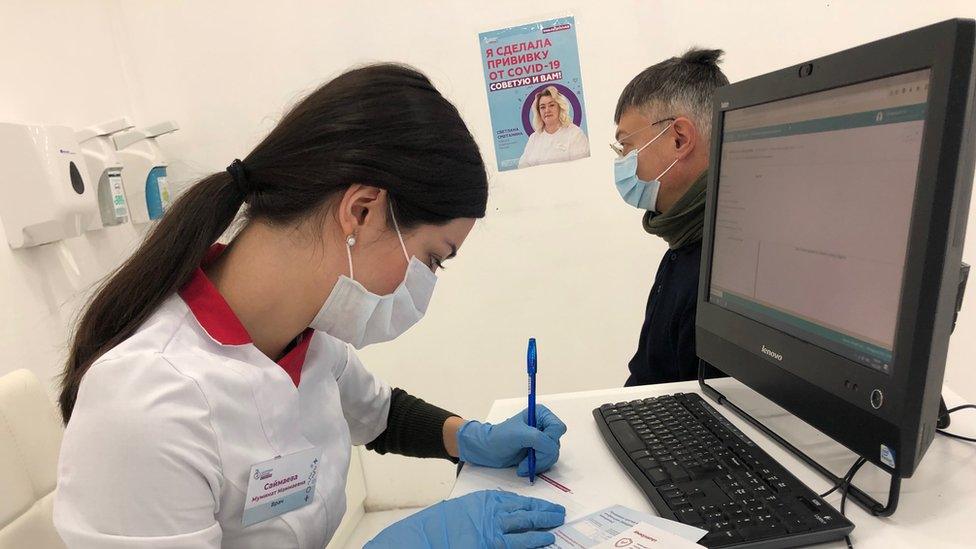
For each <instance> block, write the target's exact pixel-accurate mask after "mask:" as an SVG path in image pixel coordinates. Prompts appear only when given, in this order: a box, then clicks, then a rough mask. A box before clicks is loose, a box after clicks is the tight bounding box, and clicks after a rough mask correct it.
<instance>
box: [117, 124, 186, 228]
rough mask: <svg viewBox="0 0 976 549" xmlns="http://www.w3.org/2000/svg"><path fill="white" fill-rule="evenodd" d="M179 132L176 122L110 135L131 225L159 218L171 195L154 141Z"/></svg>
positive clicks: (159, 150)
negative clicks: (122, 173) (122, 177)
mask: <svg viewBox="0 0 976 549" xmlns="http://www.w3.org/2000/svg"><path fill="white" fill-rule="evenodd" d="M178 129H180V127H179V126H177V125H176V122H171V121H167V122H160V123H159V124H156V125H154V126H149V127H146V128H133V129H130V130H126V131H122V132H119V133H116V134H113V135H112V141H114V142H115V149H116V151H118V155H119V160H121V161H122V165H123V166H124V170H125V196H126V199H127V202H128V205H129V216H130V217H131V218H132V222H133V223H148V222H149V221H151V220H154V219H159V218H160V217H162V215H163V212H165V211H166V208H168V207H169V204H170V201H171V200H172V195H171V194H170V188H169V184H168V183H167V181H166V164H167V163H166V157H165V156H164V155H163V151H162V149H160V148H159V144H158V143H157V142H156V138H157V137H159V136H160V135H164V134H167V133H172V132H175V131H176V130H178Z"/></svg>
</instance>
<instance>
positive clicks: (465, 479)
mask: <svg viewBox="0 0 976 549" xmlns="http://www.w3.org/2000/svg"><path fill="white" fill-rule="evenodd" d="M564 469H565V468H564ZM559 470H560V469H559V466H558V465H557V466H556V467H555V468H553V469H551V470H550V471H547V472H546V473H545V474H540V475H538V476H537V477H536V480H535V484H529V479H527V478H525V477H520V476H517V475H516V474H515V470H514V469H493V468H491V467H478V466H477V465H471V464H467V463H466V464H465V465H464V470H463V471H462V472H461V475H460V476H459V477H458V479H457V482H456V483H455V485H454V491H453V492H452V493H451V497H458V496H463V495H465V494H469V493H471V492H477V491H478V490H504V491H506V492H513V493H516V494H519V495H522V496H528V497H533V498H539V499H544V500H546V501H551V502H553V503H558V504H559V505H562V506H563V507H565V508H566V517H567V518H570V519H572V518H575V517H578V516H581V515H583V514H584V513H586V512H588V511H589V510H591V509H592V507H591V508H589V509H587V507H586V506H585V505H583V503H581V501H584V500H582V499H581V498H579V497H578V494H575V493H574V492H573V490H572V475H568V477H569V478H565V477H564V476H563V475H560V473H559Z"/></svg>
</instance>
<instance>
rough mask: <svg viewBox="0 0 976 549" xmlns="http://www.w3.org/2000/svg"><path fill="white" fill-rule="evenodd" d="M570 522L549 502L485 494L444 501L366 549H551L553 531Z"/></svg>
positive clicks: (390, 530) (563, 511)
mask: <svg viewBox="0 0 976 549" xmlns="http://www.w3.org/2000/svg"><path fill="white" fill-rule="evenodd" d="M565 520H566V509H564V508H563V506H562V505H556V504H555V503H549V502H548V501H545V500H541V499H536V498H527V497H524V496H520V495H517V494H512V493H510V492H502V491H500V490H484V491H481V492H474V493H472V494H468V495H466V496H463V497H459V498H455V499H449V500H445V501H442V502H440V503H438V504H436V505H433V506H431V507H428V508H426V509H424V510H423V511H420V512H419V513H416V514H413V515H410V516H409V517H407V518H405V519H403V520H401V521H400V522H397V523H394V524H392V525H390V526H388V527H387V528H386V529H385V530H383V531H382V532H380V533H379V535H378V536H376V537H375V538H373V539H372V540H370V541H369V543H367V544H366V545H364V546H363V548H364V549H367V548H368V549H383V548H387V547H396V548H400V549H416V548H424V549H442V548H444V549H447V548H450V547H454V548H457V547H484V548H490V549H523V548H524V549H528V548H532V547H545V546H546V545H550V544H552V543H555V541H556V538H555V536H553V535H552V534H550V533H549V532H542V531H541V530H548V529H549V528H555V527H557V526H559V525H561V524H562V523H563V522H564V521H565Z"/></svg>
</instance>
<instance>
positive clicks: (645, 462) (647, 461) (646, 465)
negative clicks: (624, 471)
mask: <svg viewBox="0 0 976 549" xmlns="http://www.w3.org/2000/svg"><path fill="white" fill-rule="evenodd" d="M634 463H636V464H637V466H638V467H640V468H641V470H647V469H653V468H655V467H660V466H661V464H660V463H659V462H658V461H657V460H655V459H651V458H641V459H638V460H636V461H635V462H634Z"/></svg>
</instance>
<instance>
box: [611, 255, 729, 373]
mask: <svg viewBox="0 0 976 549" xmlns="http://www.w3.org/2000/svg"><path fill="white" fill-rule="evenodd" d="M701 248H702V246H701V240H699V241H697V242H695V243H692V244H687V245H685V246H682V247H681V248H678V249H677V250H668V252H667V253H666V254H664V257H663V258H661V264H660V266H658V268H657V275H656V276H655V277H654V285H653V286H652V287H651V295H650V296H649V297H648V298H647V309H646V310H645V312H644V325H643V326H642V327H641V333H640V339H639V340H638V342H637V352H636V353H635V354H634V358H632V359H631V360H630V365H629V367H630V377H628V378H627V383H626V385H627V386H628V387H629V386H632V385H648V384H651V383H668V382H672V381H687V380H689V379H697V378H698V357H697V356H696V355H695V308H696V306H697V301H698V271H699V266H700V264H701ZM716 373H717V372H716V371H715V370H713V369H711V368H709V371H708V372H707V374H708V376H707V377H714V375H715V374H716Z"/></svg>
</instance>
